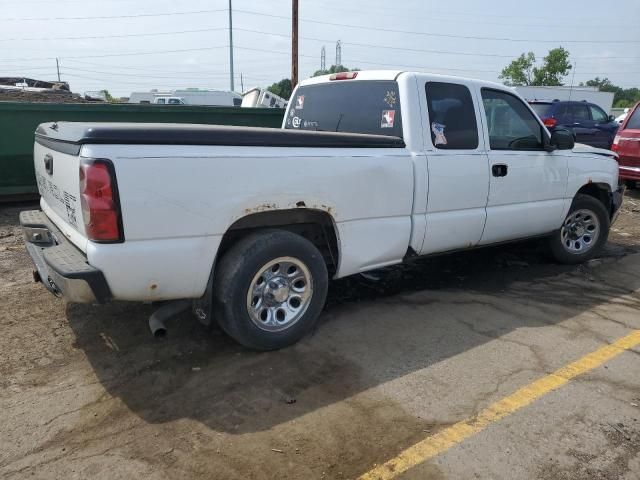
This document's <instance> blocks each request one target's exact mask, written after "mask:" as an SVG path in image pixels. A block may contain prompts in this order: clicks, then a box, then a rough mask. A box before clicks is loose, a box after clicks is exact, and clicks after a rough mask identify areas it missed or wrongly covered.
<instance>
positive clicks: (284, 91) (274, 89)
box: [267, 78, 293, 100]
mask: <svg viewBox="0 0 640 480" xmlns="http://www.w3.org/2000/svg"><path fill="white" fill-rule="evenodd" d="M267 90H269V91H270V92H271V93H275V94H276V95H278V96H279V97H282V98H284V99H285V100H289V97H290V96H291V92H292V91H293V88H292V87H291V80H290V79H288V78H283V79H282V80H280V81H279V82H277V83H274V84H273V85H271V86H270V87H268V88H267Z"/></svg>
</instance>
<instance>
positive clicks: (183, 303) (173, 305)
mask: <svg viewBox="0 0 640 480" xmlns="http://www.w3.org/2000/svg"><path fill="white" fill-rule="evenodd" d="M190 305H191V300H174V301H172V302H168V303H165V304H164V305H163V306H161V307H160V308H159V309H158V310H156V311H155V312H153V315H151V316H150V317H149V329H150V330H151V334H152V335H153V336H154V337H156V338H164V337H166V336H167V327H166V325H165V324H164V322H165V321H167V320H169V319H170V318H171V317H174V316H176V315H178V314H179V313H181V312H184V311H185V310H187V309H188V308H189V306H190Z"/></svg>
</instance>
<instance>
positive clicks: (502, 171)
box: [491, 163, 509, 177]
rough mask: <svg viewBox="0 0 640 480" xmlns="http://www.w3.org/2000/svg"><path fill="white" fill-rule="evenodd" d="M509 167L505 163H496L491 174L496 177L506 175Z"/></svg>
mask: <svg viewBox="0 0 640 480" xmlns="http://www.w3.org/2000/svg"><path fill="white" fill-rule="evenodd" d="M508 171H509V167H508V166H507V165H506V164H505V163H496V164H495V165H492V166H491V174H492V175H493V176H494V177H506V176H507V173H508Z"/></svg>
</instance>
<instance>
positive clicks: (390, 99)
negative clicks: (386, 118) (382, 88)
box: [384, 90, 396, 108]
mask: <svg viewBox="0 0 640 480" xmlns="http://www.w3.org/2000/svg"><path fill="white" fill-rule="evenodd" d="M384 103H386V104H387V105H389V107H390V108H393V107H395V106H396V92H394V91H393V90H387V94H386V95H385V96H384Z"/></svg>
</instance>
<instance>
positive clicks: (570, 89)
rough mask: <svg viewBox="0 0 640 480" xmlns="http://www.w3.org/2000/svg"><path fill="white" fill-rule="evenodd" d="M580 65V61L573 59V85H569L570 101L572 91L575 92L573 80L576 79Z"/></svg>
mask: <svg viewBox="0 0 640 480" xmlns="http://www.w3.org/2000/svg"><path fill="white" fill-rule="evenodd" d="M577 66H578V62H576V61H575V60H574V61H573V75H571V87H569V101H571V92H573V82H574V80H575V79H576V68H577Z"/></svg>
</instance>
